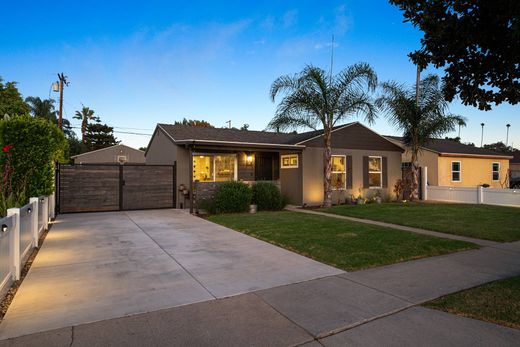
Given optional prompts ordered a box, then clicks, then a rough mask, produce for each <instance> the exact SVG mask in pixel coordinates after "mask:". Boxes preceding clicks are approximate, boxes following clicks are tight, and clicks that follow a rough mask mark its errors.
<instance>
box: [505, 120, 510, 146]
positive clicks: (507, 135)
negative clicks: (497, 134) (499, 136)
mask: <svg viewBox="0 0 520 347" xmlns="http://www.w3.org/2000/svg"><path fill="white" fill-rule="evenodd" d="M510 127H511V124H506V128H507V133H506V147H507V143H508V142H509V128H510Z"/></svg>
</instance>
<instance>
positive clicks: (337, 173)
mask: <svg viewBox="0 0 520 347" xmlns="http://www.w3.org/2000/svg"><path fill="white" fill-rule="evenodd" d="M331 184H332V189H335V190H344V189H347V158H346V157H345V156H344V155H333V156H332V173H331Z"/></svg>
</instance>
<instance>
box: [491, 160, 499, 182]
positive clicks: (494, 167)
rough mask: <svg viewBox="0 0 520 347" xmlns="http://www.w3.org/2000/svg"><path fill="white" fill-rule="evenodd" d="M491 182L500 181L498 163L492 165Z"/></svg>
mask: <svg viewBox="0 0 520 347" xmlns="http://www.w3.org/2000/svg"><path fill="white" fill-rule="evenodd" d="M492 170H493V181H500V163H493V165H492Z"/></svg>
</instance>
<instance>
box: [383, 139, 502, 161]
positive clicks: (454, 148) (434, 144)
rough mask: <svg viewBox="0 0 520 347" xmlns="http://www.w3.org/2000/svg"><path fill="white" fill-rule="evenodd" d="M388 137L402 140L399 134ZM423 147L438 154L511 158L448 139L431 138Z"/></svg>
mask: <svg viewBox="0 0 520 347" xmlns="http://www.w3.org/2000/svg"><path fill="white" fill-rule="evenodd" d="M386 137H387V138H389V139H392V140H395V141H400V142H402V140H403V138H402V137H400V136H386ZM423 148H424V149H427V150H430V151H432V152H435V153H438V154H440V155H462V156H482V157H504V158H511V156H510V155H508V154H504V153H500V152H496V151H493V150H491V149H486V148H480V147H475V146H471V145H465V144H463V143H460V142H457V141H454V140H448V139H431V140H430V143H428V144H427V145H426V146H423Z"/></svg>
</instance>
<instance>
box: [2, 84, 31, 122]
mask: <svg viewBox="0 0 520 347" xmlns="http://www.w3.org/2000/svg"><path fill="white" fill-rule="evenodd" d="M3 81H4V80H3V79H2V77H0V119H2V118H4V116H5V115H8V116H16V115H24V114H27V113H29V107H28V106H27V104H26V103H25V102H24V101H23V98H22V95H21V94H20V92H19V91H18V88H17V87H16V82H6V83H5V84H4V83H3Z"/></svg>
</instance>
